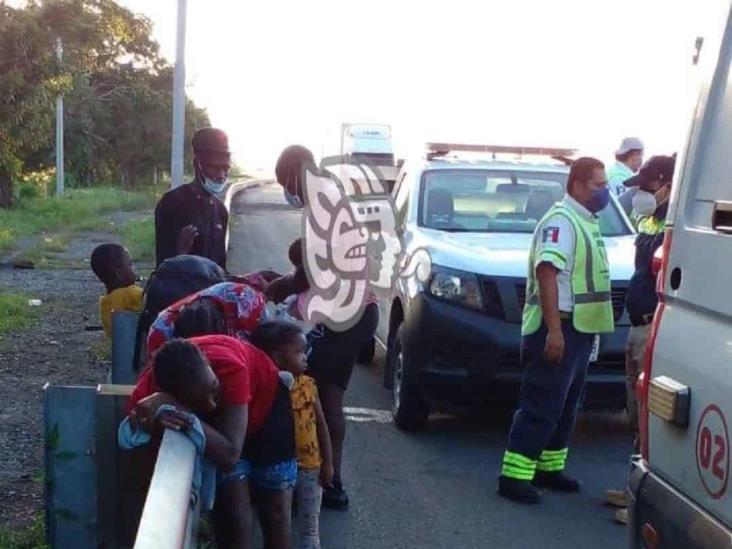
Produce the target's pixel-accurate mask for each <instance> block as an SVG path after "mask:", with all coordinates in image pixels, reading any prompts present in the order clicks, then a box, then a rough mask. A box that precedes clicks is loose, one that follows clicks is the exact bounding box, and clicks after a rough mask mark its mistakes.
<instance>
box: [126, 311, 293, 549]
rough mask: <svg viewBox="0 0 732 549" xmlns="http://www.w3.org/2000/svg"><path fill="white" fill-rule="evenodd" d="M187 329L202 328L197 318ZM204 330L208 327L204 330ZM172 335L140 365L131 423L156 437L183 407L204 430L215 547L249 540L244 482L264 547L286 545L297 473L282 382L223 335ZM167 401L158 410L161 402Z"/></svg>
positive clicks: (177, 420) (184, 425)
mask: <svg viewBox="0 0 732 549" xmlns="http://www.w3.org/2000/svg"><path fill="white" fill-rule="evenodd" d="M200 318H201V319H202V322H201V324H200V325H198V326H195V325H191V324H189V326H193V327H194V328H195V330H194V332H198V333H200V332H202V331H204V332H205V331H206V328H207V327H206V326H205V325H204V324H205V321H204V320H203V319H204V318H205V317H204V316H201V317H200ZM209 333H210V332H209ZM177 335H182V336H190V339H187V340H184V339H173V340H171V341H168V342H167V343H165V344H164V345H163V346H162V347H161V348H160V350H159V351H158V352H157V353H156V354H155V356H154V358H153V363H152V368H148V369H147V370H145V371H144V372H143V373H142V374H141V376H140V378H139V380H138V383H137V386H136V387H135V390H134V391H133V393H132V395H131V397H130V402H129V404H128V410H129V418H130V421H131V423H132V424H133V428H141V429H143V430H146V431H148V432H152V433H155V434H157V435H158V436H162V433H163V431H164V429H174V430H177V431H184V432H185V431H186V430H188V429H189V428H190V427H191V419H190V415H189V414H190V413H193V414H195V416H196V417H197V418H198V419H199V420H200V423H201V425H202V428H203V432H204V434H205V439H206V444H205V449H204V457H205V458H206V459H207V460H209V461H210V462H212V463H213V464H214V465H215V466H216V468H217V475H216V477H217V478H216V499H215V503H214V509H213V519H214V532H215V535H216V542H217V546H218V547H222V548H228V547H232V548H234V547H236V548H242V547H245V548H246V547H250V543H251V539H250V538H251V504H250V488H252V489H254V491H255V492H256V493H257V495H258V497H259V498H260V504H259V512H260V522H261V524H262V531H263V534H264V540H265V547H267V548H273V549H275V548H276V549H281V548H282V549H289V547H290V506H291V501H292V489H293V487H294V486H295V483H296V480H297V460H296V459H295V443H294V439H295V435H294V426H293V419H292V410H291V402H290V395H289V390H288V388H287V387H286V386H285V385H284V384H283V383H282V382H281V381H280V377H279V372H278V369H277V367H276V366H275V365H274V363H273V362H272V360H271V359H270V358H269V356H267V355H266V354H265V353H264V352H263V351H261V350H259V349H257V348H256V347H254V346H253V345H250V344H248V343H244V342H241V341H239V340H238V339H235V338H233V337H229V336H225V335H206V336H198V337H193V336H195V335H196V333H188V334H185V333H183V334H181V333H177ZM164 405H167V406H173V407H174V408H175V410H170V409H169V408H165V409H163V411H159V410H160V408H161V406H164Z"/></svg>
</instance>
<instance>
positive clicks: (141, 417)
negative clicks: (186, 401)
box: [129, 393, 179, 432]
mask: <svg viewBox="0 0 732 549" xmlns="http://www.w3.org/2000/svg"><path fill="white" fill-rule="evenodd" d="M163 404H170V405H172V406H179V404H178V403H177V402H176V400H175V399H174V398H173V396H172V395H170V394H168V393H153V394H152V395H150V396H149V397H145V398H143V399H142V400H141V401H140V402H138V403H137V404H136V405H135V407H134V408H133V409H132V411H131V412H130V416H129V417H130V424H131V426H132V429H133V430H136V429H137V428H138V427H139V428H140V429H143V430H144V431H148V432H150V431H152V430H153V427H154V423H155V416H156V415H157V413H158V408H160V407H161V406H162V405H163Z"/></svg>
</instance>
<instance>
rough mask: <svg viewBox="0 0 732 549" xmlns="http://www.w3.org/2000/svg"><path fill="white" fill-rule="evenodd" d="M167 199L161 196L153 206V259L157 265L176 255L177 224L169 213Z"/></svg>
mask: <svg viewBox="0 0 732 549" xmlns="http://www.w3.org/2000/svg"><path fill="white" fill-rule="evenodd" d="M168 202H169V199H168V198H167V197H166V196H165V195H163V197H162V198H161V199H160V201H159V202H158V204H157V206H155V260H156V263H157V264H158V265H160V264H161V263H162V262H163V261H165V260H166V259H168V258H169V257H174V256H175V255H177V253H178V252H177V249H176V240H177V234H176V233H177V231H176V229H177V224H176V223H175V222H174V221H173V219H171V216H170V215H169V204H168Z"/></svg>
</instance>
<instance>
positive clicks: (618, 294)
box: [516, 283, 628, 322]
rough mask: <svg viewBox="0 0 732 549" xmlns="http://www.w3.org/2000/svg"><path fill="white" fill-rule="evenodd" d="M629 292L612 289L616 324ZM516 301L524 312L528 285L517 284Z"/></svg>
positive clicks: (625, 289)
mask: <svg viewBox="0 0 732 549" xmlns="http://www.w3.org/2000/svg"><path fill="white" fill-rule="evenodd" d="M627 291H628V290H627V288H612V290H611V291H610V294H611V298H612V301H613V317H614V318H615V322H617V321H618V320H620V317H621V316H623V311H624V310H625V294H626V293H627ZM516 300H517V301H518V305H519V308H520V309H521V310H523V308H524V305H525V304H526V284H524V283H521V284H516Z"/></svg>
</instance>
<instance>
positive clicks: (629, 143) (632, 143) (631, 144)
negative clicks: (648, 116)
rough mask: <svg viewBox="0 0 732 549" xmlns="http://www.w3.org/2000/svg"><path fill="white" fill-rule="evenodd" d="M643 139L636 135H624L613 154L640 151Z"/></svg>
mask: <svg viewBox="0 0 732 549" xmlns="http://www.w3.org/2000/svg"><path fill="white" fill-rule="evenodd" d="M642 150H643V141H641V140H640V139H638V138H637V137H626V138H624V139H623V140H622V141H621V142H620V147H618V150H616V151H615V154H618V155H619V154H626V153H628V152H630V151H642Z"/></svg>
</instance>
